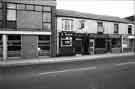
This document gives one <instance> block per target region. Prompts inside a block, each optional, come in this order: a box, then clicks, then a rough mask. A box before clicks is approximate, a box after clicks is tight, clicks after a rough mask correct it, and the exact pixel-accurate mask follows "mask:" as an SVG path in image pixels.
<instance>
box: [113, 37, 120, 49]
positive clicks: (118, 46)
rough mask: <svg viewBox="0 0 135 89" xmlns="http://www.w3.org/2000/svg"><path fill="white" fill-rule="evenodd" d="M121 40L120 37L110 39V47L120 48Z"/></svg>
mask: <svg viewBox="0 0 135 89" xmlns="http://www.w3.org/2000/svg"><path fill="white" fill-rule="evenodd" d="M120 47H121V40H120V39H112V48H120Z"/></svg>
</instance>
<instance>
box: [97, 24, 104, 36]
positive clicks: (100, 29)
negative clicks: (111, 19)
mask: <svg viewBox="0 0 135 89" xmlns="http://www.w3.org/2000/svg"><path fill="white" fill-rule="evenodd" d="M103 32H104V27H103V22H97V33H99V34H103Z"/></svg>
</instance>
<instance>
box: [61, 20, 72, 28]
mask: <svg viewBox="0 0 135 89" xmlns="http://www.w3.org/2000/svg"><path fill="white" fill-rule="evenodd" d="M66 21H67V22H69V21H71V22H70V24H66ZM73 21H74V20H73V19H62V30H63V31H73ZM67 25H70V27H69V26H67ZM68 28H70V29H68Z"/></svg>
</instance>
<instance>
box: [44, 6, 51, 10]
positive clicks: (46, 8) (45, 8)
mask: <svg viewBox="0 0 135 89" xmlns="http://www.w3.org/2000/svg"><path fill="white" fill-rule="evenodd" d="M43 11H51V7H43Z"/></svg>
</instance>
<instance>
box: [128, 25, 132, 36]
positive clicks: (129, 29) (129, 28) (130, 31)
mask: <svg viewBox="0 0 135 89" xmlns="http://www.w3.org/2000/svg"><path fill="white" fill-rule="evenodd" d="M128 34H132V25H128Z"/></svg>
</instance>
